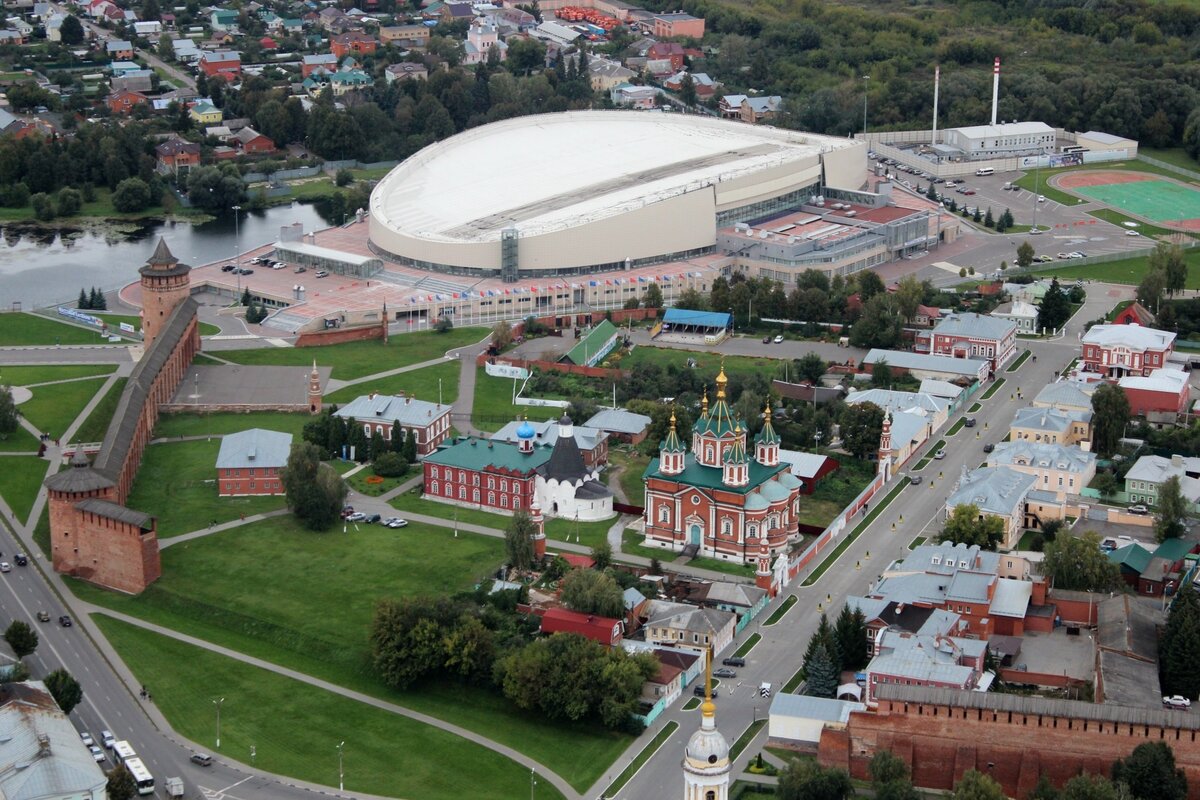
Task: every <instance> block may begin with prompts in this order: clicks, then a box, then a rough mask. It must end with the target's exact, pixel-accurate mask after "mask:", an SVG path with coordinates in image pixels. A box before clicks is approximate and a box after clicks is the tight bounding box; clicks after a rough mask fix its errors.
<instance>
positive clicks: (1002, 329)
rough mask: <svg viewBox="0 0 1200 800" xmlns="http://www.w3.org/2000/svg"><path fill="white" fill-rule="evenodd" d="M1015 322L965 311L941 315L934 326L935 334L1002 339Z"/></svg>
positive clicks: (1013, 326) (1011, 330)
mask: <svg viewBox="0 0 1200 800" xmlns="http://www.w3.org/2000/svg"><path fill="white" fill-rule="evenodd" d="M1016 329H1017V324H1016V323H1015V322H1013V321H1012V320H1008V319H998V318H996V317H989V316H985V315H983V314H976V313H974V312H973V311H967V312H963V313H959V314H951V315H950V316H948V317H942V319H941V320H939V321H938V324H937V325H936V326H935V327H934V329H933V332H934V333H935V334H944V335H950V336H970V337H972V338H974V339H996V340H999V339H1003V338H1004V337H1005V336H1007V335H1008V334H1009V333H1013V332H1015V331H1016Z"/></svg>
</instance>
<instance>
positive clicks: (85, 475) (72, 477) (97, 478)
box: [46, 447, 113, 494]
mask: <svg viewBox="0 0 1200 800" xmlns="http://www.w3.org/2000/svg"><path fill="white" fill-rule="evenodd" d="M112 485H113V482H112V481H110V480H109V479H108V478H106V477H104V476H103V475H101V474H100V473H99V472H97V471H96V470H94V469H92V467H91V464H89V463H88V459H87V456H86V455H85V454H84V452H83V449H82V448H78V447H77V448H76V449H75V455H73V456H71V464H70V466H68V468H67V469H65V470H62V471H60V472H56V473H54V474H53V475H51V476H50V477H49V478H47V479H46V488H48V489H50V490H52V491H55V492H67V493H70V494H85V493H87V492H94V491H97V490H100V489H107V488H109V487H110V486H112Z"/></svg>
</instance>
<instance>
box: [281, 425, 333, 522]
mask: <svg viewBox="0 0 1200 800" xmlns="http://www.w3.org/2000/svg"><path fill="white" fill-rule="evenodd" d="M321 455H322V453H321V449H320V448H319V447H317V446H316V445H314V444H312V443H311V442H300V443H297V444H293V445H292V452H291V453H290V454H289V455H288V460H287V466H285V467H284V468H283V471H282V472H281V473H280V475H279V478H280V482H281V483H282V484H283V488H284V491H285V492H287V504H288V508H289V509H291V511H292V513H293V514H295V515H296V518H297V519H299V520H300V521H301V522H303V523H304V526H305V527H306V528H308V529H309V530H314V531H323V530H328V529H329V527H330V526H332V525H333V523H334V522H335V521H337V519H338V516H339V514H340V513H341V510H342V504H343V502H345V499H346V484H345V482H344V481H343V480H342V478H341V476H340V475H338V474H337V472H336V471H334V469H333V467H331V466H329V465H328V464H322V463H321Z"/></svg>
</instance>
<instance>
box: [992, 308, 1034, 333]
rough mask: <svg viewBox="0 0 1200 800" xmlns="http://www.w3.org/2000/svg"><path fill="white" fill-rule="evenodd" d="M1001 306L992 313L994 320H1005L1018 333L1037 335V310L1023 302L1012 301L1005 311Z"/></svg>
mask: <svg viewBox="0 0 1200 800" xmlns="http://www.w3.org/2000/svg"><path fill="white" fill-rule="evenodd" d="M1001 309H1004V307H1003V306H1001V307H1000V308H997V309H996V310H995V311H993V312H992V316H993V317H995V318H996V319H1006V320H1008V321H1010V322H1013V323H1015V324H1016V326H1017V332H1018V333H1031V334H1032V333H1037V318H1038V308H1037V306H1035V305H1033V304H1032V303H1026V302H1025V301H1023V300H1014V301H1013V302H1012V303H1011V304H1009V306H1008V308H1007V309H1006V310H1001Z"/></svg>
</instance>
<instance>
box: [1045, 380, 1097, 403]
mask: <svg viewBox="0 0 1200 800" xmlns="http://www.w3.org/2000/svg"><path fill="white" fill-rule="evenodd" d="M1092 391H1094V387H1088V386H1087V385H1086V384H1081V383H1077V382H1075V381H1057V382H1055V383H1051V384H1048V385H1046V386H1043V387H1042V390H1041V391H1040V392H1038V393H1037V397H1035V398H1033V404H1034V405H1035V406H1041V407H1043V408H1049V407H1060V408H1083V409H1090V408H1091V407H1092Z"/></svg>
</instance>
